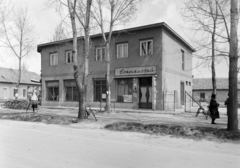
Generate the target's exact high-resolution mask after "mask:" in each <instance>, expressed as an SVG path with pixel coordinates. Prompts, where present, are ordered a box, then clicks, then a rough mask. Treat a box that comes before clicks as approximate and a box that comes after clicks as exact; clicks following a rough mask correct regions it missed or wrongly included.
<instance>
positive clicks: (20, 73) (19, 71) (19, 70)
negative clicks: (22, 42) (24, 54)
mask: <svg viewBox="0 0 240 168" xmlns="http://www.w3.org/2000/svg"><path fill="white" fill-rule="evenodd" d="M21 64H22V58H21V57H20V58H19V62H18V66H19V67H18V81H17V85H16V87H17V93H16V94H17V95H18V97H19V85H20V82H21V75H22V69H21ZM14 96H15V99H18V97H16V95H14Z"/></svg>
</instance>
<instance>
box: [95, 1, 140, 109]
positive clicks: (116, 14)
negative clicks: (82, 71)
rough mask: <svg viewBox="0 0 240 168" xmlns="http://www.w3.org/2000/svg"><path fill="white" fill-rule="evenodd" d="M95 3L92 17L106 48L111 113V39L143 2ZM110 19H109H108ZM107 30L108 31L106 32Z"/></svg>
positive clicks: (108, 96)
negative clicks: (119, 26)
mask: <svg viewBox="0 0 240 168" xmlns="http://www.w3.org/2000/svg"><path fill="white" fill-rule="evenodd" d="M94 2H95V3H93V11H92V12H91V14H92V17H93V18H94V19H95V21H96V23H97V25H98V26H99V28H100V30H101V33H102V37H103V41H104V46H105V47H106V64H107V72H106V82H107V96H106V111H107V112H110V111H111V92H110V90H111V89H110V85H111V80H110V63H111V50H110V48H112V47H111V39H112V32H113V29H114V27H115V26H116V25H119V24H125V23H127V22H129V21H130V20H131V19H132V17H133V15H134V14H135V12H136V10H137V5H138V3H140V2H141V0H96V1H94ZM107 18H108V19H107ZM105 28H107V30H108V31H105Z"/></svg>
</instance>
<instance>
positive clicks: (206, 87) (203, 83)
mask: <svg viewBox="0 0 240 168" xmlns="http://www.w3.org/2000/svg"><path fill="white" fill-rule="evenodd" d="M228 82H229V81H228V78H217V79H216V85H217V94H216V100H217V102H220V103H221V104H224V102H225V100H226V99H227V97H228V89H229V86H228V85H229V84H228ZM238 88H240V85H238ZM212 93H213V87H212V78H196V79H193V97H194V99H195V100H196V101H199V102H207V103H210V100H211V95H212ZM238 102H240V89H238Z"/></svg>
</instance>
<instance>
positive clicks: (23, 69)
mask: <svg viewBox="0 0 240 168" xmlns="http://www.w3.org/2000/svg"><path fill="white" fill-rule="evenodd" d="M21 69H22V71H23V72H24V71H25V72H26V71H28V69H29V66H28V64H27V63H26V62H23V63H22V67H21Z"/></svg>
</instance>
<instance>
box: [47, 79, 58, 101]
mask: <svg viewBox="0 0 240 168" xmlns="http://www.w3.org/2000/svg"><path fill="white" fill-rule="evenodd" d="M51 82H52V83H54V82H57V83H58V86H57V87H56V86H54V87H48V83H51ZM59 85H60V82H59V80H53V81H46V91H47V92H46V93H47V94H46V101H54V102H58V101H59V91H60V87H59ZM50 88H51V89H53V90H54V89H55V88H58V95H57V96H56V100H50V99H49V97H48V95H49V89H50Z"/></svg>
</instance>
